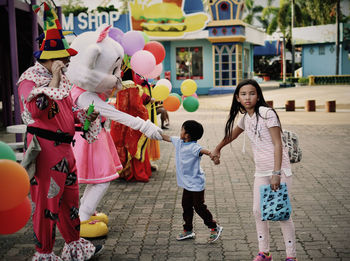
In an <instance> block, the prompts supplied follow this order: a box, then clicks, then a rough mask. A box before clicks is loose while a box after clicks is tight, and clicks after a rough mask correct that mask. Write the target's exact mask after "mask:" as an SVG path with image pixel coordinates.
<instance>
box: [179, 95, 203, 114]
mask: <svg viewBox="0 0 350 261" xmlns="http://www.w3.org/2000/svg"><path fill="white" fill-rule="evenodd" d="M182 106H183V107H184V109H185V110H186V111H188V112H194V111H196V110H197V109H198V107H199V101H198V99H197V98H195V97H193V96H189V97H186V98H185V99H184V103H183V104H182Z"/></svg>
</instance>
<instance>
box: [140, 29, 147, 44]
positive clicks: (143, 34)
mask: <svg viewBox="0 0 350 261" xmlns="http://www.w3.org/2000/svg"><path fill="white" fill-rule="evenodd" d="M141 33H142V36H143V39H144V40H145V44H146V43H148V42H149V37H148V35H147V34H146V33H145V32H143V31H142V32H141Z"/></svg>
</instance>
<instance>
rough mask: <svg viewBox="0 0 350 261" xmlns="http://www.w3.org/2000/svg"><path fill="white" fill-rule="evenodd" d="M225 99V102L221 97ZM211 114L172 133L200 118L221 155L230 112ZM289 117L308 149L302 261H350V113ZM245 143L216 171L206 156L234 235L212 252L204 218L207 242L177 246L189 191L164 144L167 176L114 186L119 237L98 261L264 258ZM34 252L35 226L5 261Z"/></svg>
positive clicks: (212, 192)
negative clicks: (179, 184)
mask: <svg viewBox="0 0 350 261" xmlns="http://www.w3.org/2000/svg"><path fill="white" fill-rule="evenodd" d="M216 99H217V101H216V102H217V103H220V97H217V98H216ZM202 107H204V108H202ZM202 107H201V109H200V110H198V111H197V112H195V113H188V112H185V111H184V110H183V109H180V110H179V111H177V112H175V113H171V114H170V118H171V119H170V120H171V128H170V129H169V130H167V131H166V133H168V134H169V135H178V133H179V130H180V127H181V124H182V122H183V121H185V120H187V119H196V120H198V121H200V122H202V123H203V125H204V128H205V133H204V136H203V138H202V139H201V140H200V144H202V145H203V146H205V147H208V148H213V147H214V146H215V145H216V144H217V142H218V141H219V140H220V139H221V138H222V136H223V126H224V123H225V119H226V116H227V111H224V110H222V109H220V108H219V109H215V110H213V109H210V110H209V109H206V108H205V106H202ZM279 115H280V117H281V120H282V124H283V127H284V128H285V129H290V130H294V131H295V132H297V133H298V134H299V137H300V142H301V147H302V149H303V160H302V162H301V163H298V164H294V165H293V172H294V180H293V183H294V184H293V185H294V187H293V190H292V194H293V195H292V205H293V208H294V209H293V211H294V212H293V219H294V222H295V226H296V235H297V251H298V258H299V261H300V260H301V261H304V260H322V261H338V260H339V261H340V260H350V243H349V238H350V196H349V187H350V174H349V173H350V171H349V169H350V157H349V156H350V153H349V147H350V120H349V119H350V117H349V116H350V113H349V112H337V113H335V114H329V113H328V114H327V113H325V112H309V113H307V116H305V113H304V112H283V111H279ZM298 118H300V119H301V120H300V121H298V120H296V119H298ZM324 118H326V119H329V120H328V121H326V122H325V121H324V120H322V119H324ZM290 119H293V120H292V121H290ZM317 119H319V121H318V120H317ZM344 119H347V120H344ZM333 122H334V123H333ZM289 123H290V124H289ZM291 124H293V125H291ZM242 138H243V137H240V138H239V139H238V140H237V141H235V142H234V143H233V144H232V146H226V147H225V148H224V149H223V151H222V163H221V165H219V166H215V165H214V164H213V163H211V161H210V160H209V159H208V158H207V157H205V156H203V160H202V168H203V169H204V170H205V172H206V177H207V185H206V203H207V205H208V208H209V209H210V210H211V211H212V213H213V215H214V218H216V219H217V221H218V222H219V223H220V224H221V225H222V226H223V227H224V230H223V234H222V237H221V238H220V239H219V240H218V241H217V242H216V243H214V244H210V245H209V244H207V243H206V240H207V237H208V235H209V232H208V229H207V228H206V227H205V226H204V224H203V223H202V220H201V219H200V218H199V217H198V216H195V219H194V229H195V232H196V234H197V238H196V239H194V240H188V241H182V242H178V241H176V240H175V237H176V235H177V234H178V232H179V231H180V230H181V229H182V210H181V195H182V190H181V189H179V188H178V187H177V184H176V177H175V167H174V149H173V146H172V145H171V144H170V143H166V142H162V143H161V159H160V160H159V161H158V165H159V171H158V172H156V173H154V174H153V176H152V178H151V179H150V182H148V183H126V182H123V181H114V182H112V183H111V186H110V188H109V191H108V193H107V195H106V197H105V198H104V199H103V202H102V204H101V208H100V210H102V211H104V212H105V213H107V214H108V215H109V218H110V225H109V228H110V232H109V234H108V236H107V237H106V238H104V239H96V240H94V242H95V243H101V242H102V243H104V244H105V249H104V252H103V254H102V255H101V256H100V257H99V259H95V260H125V261H126V260H128V261H131V260H143V261H148V260H149V261H151V260H155V261H162V260H179V261H180V260H186V261H187V260H195V261H202V260H242V261H243V260H252V259H253V256H254V255H256V253H257V239H256V233H255V222H254V218H253V215H252V182H253V171H254V164H253V159H252V154H251V150H250V147H249V146H247V152H246V154H245V155H242V153H241V150H242V141H243V139H242ZM248 144H249V143H248ZM81 191H83V189H82V190H81ZM270 228H271V251H272V253H273V257H274V260H275V261H276V260H284V259H283V258H285V254H284V244H283V240H282V234H281V232H280V228H279V224H278V223H271V225H270ZM57 234H58V235H57V241H56V247H55V249H54V250H55V252H56V254H59V253H60V251H61V248H62V246H63V240H62V238H61V236H60V234H59V233H57ZM33 252H34V250H33V243H32V230H31V223H30V222H29V223H28V224H27V225H26V227H25V228H23V229H22V230H20V231H19V232H17V233H15V234H13V235H6V236H0V260H9V261H10V260H11V261H12V260H30V257H31V255H32V254H33Z"/></svg>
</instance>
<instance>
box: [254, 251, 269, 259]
mask: <svg viewBox="0 0 350 261" xmlns="http://www.w3.org/2000/svg"><path fill="white" fill-rule="evenodd" d="M253 261H272V256H271V254H270V253H268V254H266V253H264V252H259V253H258V255H257V256H256V257H255V258H254V260H253Z"/></svg>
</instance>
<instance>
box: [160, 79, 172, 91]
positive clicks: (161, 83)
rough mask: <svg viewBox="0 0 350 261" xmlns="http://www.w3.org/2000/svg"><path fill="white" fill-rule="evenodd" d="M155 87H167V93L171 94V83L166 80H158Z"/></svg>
mask: <svg viewBox="0 0 350 261" xmlns="http://www.w3.org/2000/svg"><path fill="white" fill-rule="evenodd" d="M156 85H165V86H166V87H168V89H169V92H171V89H172V85H171V82H170V81H169V80H167V79H160V80H159V81H158V82H157V84H156Z"/></svg>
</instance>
